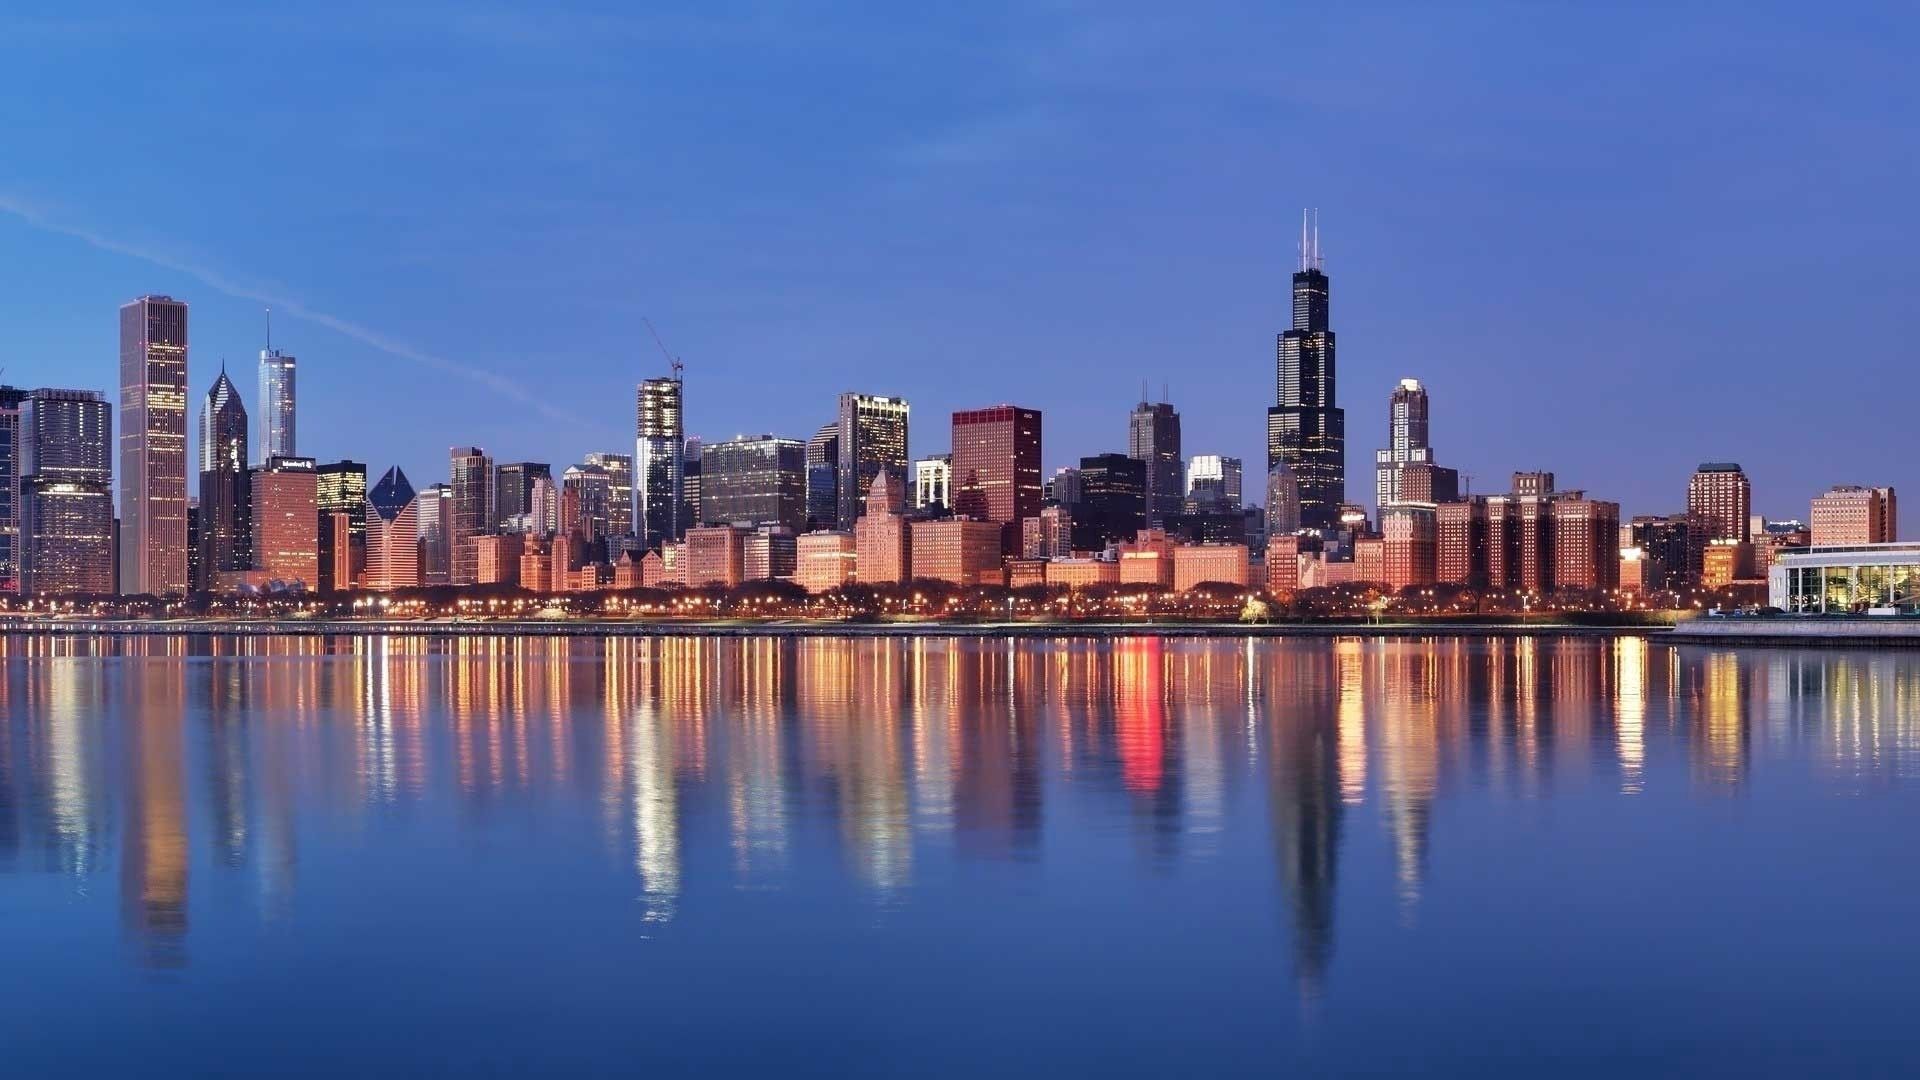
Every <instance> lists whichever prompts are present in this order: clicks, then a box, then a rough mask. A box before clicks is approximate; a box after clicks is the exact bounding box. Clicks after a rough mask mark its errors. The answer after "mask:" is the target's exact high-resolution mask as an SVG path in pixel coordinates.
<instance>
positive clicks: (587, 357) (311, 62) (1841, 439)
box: [0, 2, 1920, 516]
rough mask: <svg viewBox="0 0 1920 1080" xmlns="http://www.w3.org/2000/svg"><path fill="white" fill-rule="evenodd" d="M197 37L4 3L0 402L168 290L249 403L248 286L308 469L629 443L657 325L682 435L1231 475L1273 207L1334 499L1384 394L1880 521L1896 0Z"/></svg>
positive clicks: (1890, 414)
mask: <svg viewBox="0 0 1920 1080" xmlns="http://www.w3.org/2000/svg"><path fill="white" fill-rule="evenodd" d="M229 6H231V5H197V4H192V3H181V4H172V5H168V6H166V7H165V8H164V9H156V8H152V7H150V6H136V5H122V6H98V7H93V8H91V10H90V11H88V12H84V13H77V12H75V11H74V10H72V6H69V5H52V4H48V5H43V6H41V7H40V8H39V10H38V11H37V12H36V11H35V10H34V9H33V8H32V7H31V6H26V7H22V6H20V5H10V12H11V13H12V14H11V15H10V18H9V20H8V27H7V33H6V34H5V35H0V87H3V88H4V89H5V93H3V94H0V131H4V132H5V136H4V144H3V145H4V147H5V149H4V152H0V252H4V257H0V297H4V300H0V319H3V320H4V325H5V328H6V330H5V335H4V337H0V363H4V366H5V371H4V375H3V376H0V377H3V378H4V379H5V381H8V382H12V383H15V384H18V385H27V386H35V385H48V384H52V385H67V386H81V387H92V388H98V389H101V390H107V391H109V392H112V390H113V387H114V384H115V380H116V377H117V376H116V369H115V363H116V361H115V356H116V348H117V344H116V335H117V326H116V322H115V309H116V308H117V306H118V305H119V304H120V303H122V302H124V301H125V300H127V299H129V298H131V297H133V296H135V295H138V294H140V293H143V292H166V293H171V294H173V295H175V296H179V297H183V298H186V299H187V300H189V301H190V302H191V303H192V305H193V310H192V381H193V386H194V390H195V394H196V397H197V396H198V395H199V394H201V393H203V392H204V391H205V389H206V387H207V386H209V385H210V384H211V383H212V381H213V378H214V376H215V373H216V372H217V370H218V366H219V363H220V360H221V357H222V356H225V357H226V358H227V359H228V360H229V362H230V365H231V366H232V368H233V369H234V376H235V379H236V381H237V382H238V383H239V384H240V386H241V387H242V389H243V391H245V392H246V393H248V395H249V403H250V407H251V404H252V394H253V386H254V381H255V380H254V363H255V360H254V358H255V356H256V354H257V352H258V350H259V348H260V337H261V314H260V309H261V307H262V305H263V304H264V303H269V302H270V303H271V304H272V306H273V307H274V308H275V318H274V339H275V343H276V344H278V345H280V346H281V347H283V348H285V349H287V350H288V351H291V352H294V353H296V354H298V355H299V357H300V359H301V372H300V378H301V395H302V396H301V402H300V405H301V415H300V435H301V447H300V449H301V450H302V452H304V453H309V454H313V455H315V456H318V457H321V458H323V459H333V458H339V457H354V458H357V459H360V460H364V461H367V462H369V463H370V465H371V466H372V468H373V469H374V470H375V471H376V472H377V471H379V470H381V469H384V468H385V467H386V466H387V465H389V464H393V463H399V464H401V465H402V466H403V467H405V468H406V470H407V471H408V473H409V474H410V475H411V476H412V477H413V479H414V480H415V482H416V484H425V483H430V482H433V481H435V480H441V479H444V478H445V475H446V449H447V448H448V447H449V446H453V445H456V444H469V443H477V444H479V445H482V446H485V447H487V448H488V449H489V450H490V451H491V452H493V453H494V454H495V455H496V457H497V458H499V459H501V460H518V459H523V458H526V459H534V460H546V461H552V462H554V463H556V464H564V463H566V462H570V461H576V460H578V459H579V458H580V456H581V455H582V454H584V453H586V452H587V451H590V450H596V449H620V448H622V447H625V446H627V445H628V444H629V443H630V440H631V431H632V411H633V400H632V397H633V384H634V382H635V381H636V380H638V379H639V378H641V377H644V376H648V375H652V374H656V373H658V372H659V371H660V370H661V368H662V367H663V363H662V361H661V359H660V356H659V354H658V352H657V351H656V350H655V347H654V345H653V343H652V341H651V340H650V339H649V338H648V336H647V334H646V332H645V328H644V327H643V326H642V324H641V321H640V320H641V317H642V316H650V317H651V318H652V319H653V320H654V322H655V323H656V324H657V325H658V326H659V327H660V329H661V331H662V333H663V334H664V335H665V336H666V338H667V341H668V343H669V345H670V346H671V347H672V348H673V349H674V351H676V352H678V353H680V354H681V355H683V356H684V357H685V359H686V361H687V365H688V414H689V427H690V430H692V431H694V432H696V433H698V434H701V435H703V436H705V437H708V438H710V439H714V438H724V437H728V436H731V435H734V434H737V433H743V432H758V431H774V432H778V433H782V434H788V435H793V436H796V437H804V436H805V435H806V434H807V433H809V432H811V431H812V430H813V429H814V428H816V427H818V426H819V424H821V423H822V422H824V421H825V420H826V419H828V418H829V417H830V415H831V412H832V409H833V401H834V396H835V395H836V394H837V393H838V392H839V391H841V390H846V389H857V390H863V391H868V392H873V393H895V394H902V395H905V396H907V397H908V398H909V399H911V401H912V402H913V406H914V427H913V449H914V451H915V453H916V454H919V453H926V452H933V451H937V450H942V449H945V448H946V444H947V441H948V430H947V428H948V422H947V417H948V414H949V413H950V412H951V411H952V410H953V409H956V408H967V407H975V406H979V405H984V404H991V403H994V402H998V401H1005V400H1011V401H1014V402H1017V403H1020V404H1023V405H1029V406H1032V407H1035V408H1039V409H1042V410H1044V411H1045V413H1046V422H1047V428H1046V456H1047V465H1048V468H1049V469H1051V468H1052V467H1054V466H1056V465H1059V464H1063V463H1067V462H1069V461H1071V460H1072V459H1074V458H1077V457H1079V456H1080V455H1083V454H1091V453H1096V452H1099V451H1103V450H1109V449H1118V448H1122V447H1123V446H1124V441H1125V432H1126V413H1127V411H1128V409H1129V408H1130V407H1131V405H1132V404H1133V402H1134V401H1135V400H1136V399H1137V398H1138V395H1139V387H1140V384H1141V381H1142V380H1143V379H1144V380H1147V381H1148V382H1149V383H1150V384H1151V385H1152V386H1153V387H1154V388H1155V391H1156V394H1157V392H1158V388H1159V387H1160V386H1161V384H1162V383H1163V382H1164V383H1165V384H1167V385H1168V387H1169V388H1170V390H1171V395H1172V399H1173V401H1174V402H1175V404H1176V405H1177V406H1178V407H1179V408H1180V410H1181V412H1182V414H1183V417H1184V422H1185V428H1186V444H1187V450H1188V452H1189V453H1202V452H1220V453H1229V454H1238V455H1240V456H1242V457H1244V458H1246V459H1247V460H1248V462H1249V464H1250V466H1252V467H1253V468H1254V469H1255V470H1257V468H1258V464H1257V463H1260V462H1263V460H1264V451H1263V439H1264V435H1263V431H1264V423H1265V417H1264V410H1265V407H1266V406H1267V405H1268V404H1270V403H1271V395H1272V392H1273V352H1274V348H1273V335H1274V333H1275V332H1276V331H1277V330H1279V329H1280V328H1281V327H1282V325H1283V323H1284V320H1285V318H1286V314H1287V309H1286V290H1287V275H1288V274H1289V272H1290V271H1291V270H1292V267H1293V263H1294V258H1295V256H1294V238H1295V235H1296V232H1297V221H1298V215H1299V211H1300V208H1301V207H1303V206H1310V205H1311V206H1317V207H1319V208H1320V210H1321V217H1322V222H1323V232H1322V235H1323V247H1324V249H1325V253H1326V258H1327V268H1328V271H1329V273H1330V274H1331V275H1332V278H1333V287H1334V307H1333V313H1334V325H1335V328H1336V329H1337V330H1338V331H1339V334H1340V391H1341V404H1343V405H1344V406H1345V407H1346V408H1347V411H1348V433H1349V439H1350V445H1349V454H1348V462H1349V473H1348V488H1349V493H1350V495H1352V496H1354V497H1363V496H1365V495H1367V494H1368V493H1370V491H1371V482H1372V474H1371V461H1372V451H1373V448H1374V447H1375V446H1377V445H1378V444H1379V443H1380V442H1381V441H1382V440H1383V439H1384V436H1385V425H1386V418H1385V412H1386V400H1387V395H1388V394H1389V393H1390V391H1391V389H1392V386H1393V384H1394V382H1395V380H1397V379H1399V378H1402V377H1406V376H1413V377H1418V378H1420V379H1422V380H1423V381H1425V382H1426V383H1427V384H1428V386H1429V387H1430V389H1431V391H1432V393H1433V400H1434V417H1435V419H1434V437H1435V442H1436V444H1437V446H1438V451H1439V455H1440V458H1441V460H1442V461H1443V462H1445V463H1448V464H1453V465H1456V466H1458V467H1460V468H1461V469H1463V470H1464V471H1466V472H1469V473H1471V474H1473V475H1474V477H1475V488H1476V490H1496V489H1499V488H1500V487H1503V486H1504V478H1505V475H1506V474H1507V473H1508V472H1510V471H1513V470H1515V469H1531V468H1545V469H1551V470H1553V471H1555V472H1556V473H1558V474H1559V477H1560V480H1561V482H1562V484H1563V485H1566V486H1583V487H1586V488H1588V489H1589V490H1591V491H1593V492H1594V493H1595V494H1597V495H1600V496H1603V497H1610V498H1617V499H1619V500H1620V501H1621V502H1622V503H1623V509H1624V510H1625V511H1626V512H1628V513H1644V512H1655V511H1670V510H1673V509H1677V508H1678V507H1679V505H1680V503H1681V500H1682V493H1683V491H1684V486H1685V482H1686V477H1687V474H1688V473H1689V472H1690V471H1691V469H1692V467H1693V466H1694V465H1695V464H1696V463H1697V462H1699V461H1701V460H1706V459H1732V460H1736V461H1740V462H1742V463H1744V464H1745V465H1746V467H1747V470H1748V472H1749V473H1750V474H1752V476H1753V478H1754V483H1755V488H1756V502H1757V505H1758V507H1759V508H1761V509H1763V510H1765V511H1766V512H1768V513H1770V514H1774V515H1795V516H1799V515H1804V513H1805V509H1806V500H1807V499H1808V498H1809V497H1811V496H1812V495H1813V494H1815V493H1816V492H1817V491H1818V490H1820V489H1822V488H1824V487H1825V486H1826V485H1828V484H1831V483H1835V482H1843V481H1846V482H1860V483H1876V484H1879V483H1893V484H1896V485H1899V486H1901V487H1903V488H1906V489H1907V490H1909V491H1920V487H1916V486H1915V480H1916V478H1915V476H1914V475H1913V474H1914V472H1915V468H1916V466H1915V463H1914V455H1913V453H1912V452H1911V450H1912V446H1913V440H1912V437H1911V435H1910V432H1911V430H1912V420H1911V417H1909V416H1908V415H1907V414H1906V412H1905V410H1904V409H1902V408H1901V406H1900V402H1902V401H1904V400H1905V399H1906V398H1907V396H1908V394H1906V393H1904V392H1903V390H1904V389H1905V382H1906V380H1908V379H1910V378H1911V376H1912V372H1913V371H1914V369H1915V367H1914V362H1913V361H1914V359H1915V358H1914V347H1913V345H1912V344H1911V341H1912V337H1911V335H1910V334H1909V333H1907V332H1906V330H1907V328H1906V326H1905V322H1906V317H1907V316H1908V315H1909V314H1910V312H1911V311H1912V309H1913V305H1914V301H1913V296H1914V294H1915V281H1914V278H1915V270H1914V260H1913V259H1912V258H1911V255H1910V252H1909V248H1910V247H1911V245H1912V243H1913V239H1914V237H1915V235H1916V228H1915V226H1916V224H1920V221H1917V220H1916V219H1917V218H1920V214H1916V211H1915V209H1914V206H1915V191H1916V184H1915V180H1916V168H1915V167H1916V163H1920V153H1916V151H1917V150H1920V145H1917V144H1920V136H1916V134H1915V125H1914V124H1913V123H1912V117H1913V116H1915V115H1920V113H1917V112H1916V106H1917V105H1920V102H1916V100H1915V97H1916V94H1915V90H1916V86H1920V77H1916V76H1915V75H1914V74H1913V72H1912V70H1911V63H1910V57H1911V55H1913V52H1914V47H1915V45H1916V44H1920V42H1916V40H1915V38H1916V36H1920V35H1916V33H1915V31H1914V23H1913V20H1912V19H1911V18H1910V17H1904V16H1902V15H1901V14H1900V10H1899V9H1898V8H1896V7H1887V8H1874V7H1870V6H1866V5H1841V6H1837V7H1831V8H1820V9H1809V8H1807V7H1806V6H1805V5H1763V4H1751V5H1731V4H1722V5H1711V6H1709V5H1697V6H1695V5H1673V6H1667V5H1658V6H1654V5H1650V6H1644V7H1639V6H1626V5H1580V6H1576V5H1544V4H1543V5H1533V4H1522V5H1500V6H1492V5H1488V6H1474V7H1472V8H1471V9H1470V10H1469V9H1467V7H1466V6H1465V5H1406V6H1372V5H1369V6H1364V7H1362V6H1359V5H1342V6H1340V7H1341V10H1337V11H1327V10H1323V8H1324V7H1325V6H1324V5H1292V4H1276V3H1247V4H1193V5H1179V6H1177V7H1175V6H1169V5H1164V4H1129V3H1089V4H1065V3H1021V4H1005V5H1002V4H996V3H978V4H969V5H938V6H937V7H938V8H939V10H937V11H934V10H928V11H922V10H918V9H919V8H921V7H926V8H934V7H935V6H934V5H899V4H890V3H888V4H843V5H830V6H829V5H819V6H809V5H788V4H766V5H760V4H711V3H708V4H687V5H664V4H662V5H646V6H642V5H616V4H607V5H574V6H565V5H550V6H548V8H543V9H539V10H536V9H535V7H534V6H533V5H526V6H524V7H510V6H498V7H493V6H489V5H486V4H452V5H445V6H441V5H433V4H409V3H404V2H403V3H394V4H378V5H357V4H353V3H344V4H335V5H328V6H322V7H315V6H308V7H303V8H302V9H299V11H297V12H294V11H289V12H286V13H275V12H270V11H266V10H265V9H263V10H262V11H260V12H255V13H242V14H239V15H234V14H229V13H227V12H225V11H223V10H222V9H223V8H224V7H229Z"/></svg>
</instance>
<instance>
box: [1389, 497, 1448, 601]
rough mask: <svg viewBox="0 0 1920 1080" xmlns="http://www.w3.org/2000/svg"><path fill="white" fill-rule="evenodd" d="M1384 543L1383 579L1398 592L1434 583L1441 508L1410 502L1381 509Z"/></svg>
mask: <svg viewBox="0 0 1920 1080" xmlns="http://www.w3.org/2000/svg"><path fill="white" fill-rule="evenodd" d="M1380 536H1381V546H1382V548H1383V552H1384V560H1385V563H1386V569H1385V575H1384V576H1383V577H1382V579H1381V580H1382V582H1383V583H1384V584H1385V585H1386V586H1387V588H1389V589H1392V590H1395V591H1398V590H1400V589H1404V588H1407V587H1409V586H1414V585H1431V584H1433V582H1434V579H1435V576H1436V574H1437V572H1438V568H1437V566H1436V560H1437V558H1438V552H1439V536H1438V522H1437V511H1436V510H1435V509H1430V508H1428V507H1425V506H1414V505H1410V504H1406V503H1402V504H1399V505H1394V506H1389V507H1387V508H1386V509H1384V510H1382V511H1380Z"/></svg>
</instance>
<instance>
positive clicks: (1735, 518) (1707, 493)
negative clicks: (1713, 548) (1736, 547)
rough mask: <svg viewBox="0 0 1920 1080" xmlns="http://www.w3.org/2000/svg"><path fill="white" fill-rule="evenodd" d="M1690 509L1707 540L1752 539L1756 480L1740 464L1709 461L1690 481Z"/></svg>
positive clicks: (1704, 538)
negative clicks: (1753, 480)
mask: <svg viewBox="0 0 1920 1080" xmlns="http://www.w3.org/2000/svg"><path fill="white" fill-rule="evenodd" d="M1687 513H1689V514H1692V515H1693V516H1694V517H1695V518H1697V519H1699V521H1700V522H1701V524H1702V526H1703V527H1704V529H1705V535H1704V537H1703V540H1704V541H1709V542H1710V541H1714V540H1751V539H1753V535H1752V531H1751V530H1752V523H1751V518H1752V514H1753V484H1752V482H1751V481H1749V480H1748V479H1747V474H1746V473H1745V472H1743V471H1741V469H1740V466H1738V465H1735V464H1733V463H1732V462H1726V461H1709V462H1707V463H1706V464H1704V465H1702V466H1700V468H1698V469H1697V470H1695V471H1694V474H1693V477H1692V479H1690V480H1688V481H1687Z"/></svg>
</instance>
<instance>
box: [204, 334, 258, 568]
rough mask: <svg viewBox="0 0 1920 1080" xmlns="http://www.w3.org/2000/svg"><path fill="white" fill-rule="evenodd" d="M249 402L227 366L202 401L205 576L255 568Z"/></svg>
mask: <svg viewBox="0 0 1920 1080" xmlns="http://www.w3.org/2000/svg"><path fill="white" fill-rule="evenodd" d="M247 449H248V447H247V407H246V406H245V405H243V404H241V402H240V391H239V390H238V389H237V388H236V387H235V386H234V385H233V380H231V379H229V378H227V373H226V371H225V370H222V371H221V372H220V377H219V378H217V379H215V380H214V381H213V386H212V387H211V388H209V389H208V390H207V396H206V400H204V401H202V402H201V404H200V563H199V569H200V580H199V581H196V582H194V583H193V587H194V588H195V589H197V590H200V591H202V592H207V591H212V590H214V589H217V588H219V587H220V575H221V574H232V573H238V572H240V571H244V570H251V569H253V504H252V496H251V494H250V491H249V487H248V481H249V477H248V473H247Z"/></svg>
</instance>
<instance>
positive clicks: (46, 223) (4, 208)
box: [0, 193, 587, 426]
mask: <svg viewBox="0 0 1920 1080" xmlns="http://www.w3.org/2000/svg"><path fill="white" fill-rule="evenodd" d="M0 213H5V214H8V215H11V216H13V217H16V218H18V219H20V220H21V221H24V222H26V223H27V224H28V225H30V226H32V227H33V228H36V229H39V230H41V231H43V232H49V233H54V234H56V235H59V236H65V237H69V238H71V239H74V240H78V241H80V242H81V243H83V244H86V245H87V246H88V247H91V248H95V249H98V250H100V251H106V252H111V253H112V254H115V255H124V256H126V257H127V258H130V259H138V260H140V261H141V262H144V263H148V264H150V265H152V266H157V267H159V268H161V269H162V270H170V271H173V272H174V273H177V274H185V275H186V276H188V277H190V278H193V279H194V280H196V281H199V282H201V283H202V284H205V285H207V286H208V287H209V288H212V289H214V290H216V291H218V292H221V293H224V294H226V295H227V296H231V297H233V298H234V299H236V300H250V301H252V302H254V303H257V304H261V305H264V306H266V307H270V308H272V309H273V310H274V311H276V312H280V313H283V314H286V315H291V316H292V317H294V318H296V319H300V320H303V321H306V322H310V323H313V324H314V325H316V326H323V327H326V328H327V329H329V330H332V331H333V332H335V333H337V334H340V335H341V336H342V337H346V338H349V339H351V340H353V341H357V342H359V343H361V344H362V345H365V346H367V347H369V348H372V349H376V350H378V351H380V352H383V353H386V354H387V355H388V356H393V357H398V358H399V359H402V360H408V361H411V362H413V363H416V364H419V365H421V366H423V367H429V368H433V369H434V370H436V371H443V372H445V373H447V374H449V375H454V376H457V377H459V378H462V379H466V380H467V381H469V382H472V383H475V384H477V385H479V386H483V387H485V388H486V389H488V390H491V391H493V392H495V393H498V394H500V395H502V396H504V397H507V398H511V399H512V400H514V401H516V402H519V403H520V404H522V405H525V406H527V407H528V408H531V409H533V410H534V411H536V412H538V413H540V414H541V415H543V416H545V417H547V418H548V419H551V420H556V421H559V422H562V423H566V424H573V425H581V426H586V424H587V422H586V421H585V420H583V419H581V418H580V417H578V416H576V415H574V414H573V413H570V412H568V411H567V410H565V409H561V408H557V407H555V406H554V405H553V404H552V403H551V402H549V401H547V400H546V399H544V398H542V397H540V396H539V395H537V394H535V393H533V392H532V391H531V390H528V389H527V388H526V387H524V386H521V385H520V384H519V383H517V382H515V381H513V380H512V379H509V378H507V377H506V376H504V375H499V374H496V373H494V372H491V371H487V370H485V369H484V368H477V367H475V366H473V365H472V364H470V363H462V362H457V361H453V360H449V359H447V358H446V357H444V356H438V355H435V354H434V353H430V352H426V351H425V350H422V349H417V348H414V347H413V346H411V345H408V344H407V343H405V342H403V341H398V340H395V339H394V338H391V337H389V336H387V335H386V334H384V333H382V332H380V331H379V330H376V329H374V328H372V327H369V326H365V325H362V324H360V323H357V322H354V321H352V320H351V319H344V318H341V317H340V316H338V315H333V314H329V313H328V312H324V311H316V310H314V309H313V308H310V307H308V306H307V305H306V304H303V303H301V302H300V301H299V300H296V299H293V298H291V297H288V296H282V295H280V294H278V293H276V292H274V291H273V290H270V289H264V288H261V287H259V286H257V285H251V284H247V283H245V282H241V281H236V280H234V279H233V278H230V277H228V276H227V275H225V274H223V273H221V272H219V271H217V270H211V269H208V268H207V267H204V266H196V265H194V264H192V263H189V262H185V261H182V260H181V259H178V258H175V257H174V256H172V255H168V254H166V253H164V252H157V251H151V250H148V249H146V248H142V247H138V246H136V245H133V244H127V243H122V242H121V241H118V240H115V239H113V238H111V237H107V236H102V235H101V234H99V233H96V232H94V231H92V230H90V229H84V228H80V227H78V226H75V225H69V224H66V223H64V222H62V221H59V220H57V219H55V218H53V217H51V216H50V215H48V214H47V213H46V212H45V211H43V210H42V209H41V208H39V207H37V206H34V205H33V204H31V203H29V202H27V201H25V200H23V199H20V198H17V197H15V196H12V195H8V194H5V193H0Z"/></svg>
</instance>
